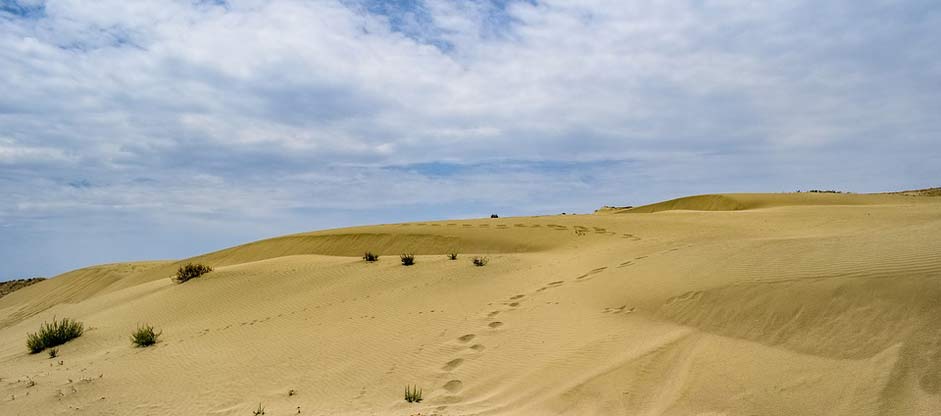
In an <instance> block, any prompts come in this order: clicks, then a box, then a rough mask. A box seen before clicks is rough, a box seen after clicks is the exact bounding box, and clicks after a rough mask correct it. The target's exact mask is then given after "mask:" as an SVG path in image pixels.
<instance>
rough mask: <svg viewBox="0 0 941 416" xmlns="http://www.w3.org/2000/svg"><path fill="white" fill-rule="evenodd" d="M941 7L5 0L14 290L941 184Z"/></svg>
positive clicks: (4, 157) (2, 99) (8, 261)
mask: <svg viewBox="0 0 941 416" xmlns="http://www.w3.org/2000/svg"><path fill="white" fill-rule="evenodd" d="M938 39H941V6H939V5H938V4H937V2H935V1H930V0H929V1H902V2H882V1H849V0H845V1H844V0H838V1H830V2H825V3H821V2H811V1H767V2H741V1H723V0H712V1H673V2H646V1H616V0H611V1H608V0H591V1H583V2H569V1H552V0H549V1H509V0H503V1H439V0H427V1H420V0H408V1H406V0H401V1H379V0H361V1H360V0H342V1H335V2H331V1H274V2H268V1H260V0H232V1H196V0H190V1H152V2H151V1H133V2H128V1H117V0H101V1H96V2H86V1H76V0H48V1H42V0H28V1H27V0H16V1H11V0H4V1H3V2H2V3H0V194H2V195H3V196H4V198H3V199H2V200H0V232H2V233H3V238H2V241H0V264H3V266H0V279H2V278H12V277H16V276H25V275H33V274H52V273H56V272H61V271H63V270H65V269H68V268H72V267H76V266H80V265H85V264H91V263H95V262H103V261H118V260H126V259H138V258H155V257H156V258H159V257H183V256H188V255H192V254H197V253H199V252H201V251H205V250H209V249H214V248H221V247H224V246H226V245H230V244H235V243H239V242H244V241H247V240H251V239H256V238H260V237H264V236H270V235H277V234H281V233H286V232H297V231H304V230H309V229H316V228H323V227H332V226H340V225H349V224H359V223H369V222H391V221H398V220H409V219H429V218H448V217H460V216H470V215H484V214H488V213H490V212H491V211H499V212H500V213H501V214H533V213H554V212H561V211H569V212H571V211H578V212H584V211H590V210H591V209H593V208H595V207H597V206H600V205H602V204H605V203H609V204H613V203H624V204H630V203H634V204H636V203H642V202H650V201H653V200H657V199H661V198H667V197H673V196H678V195H683V194H690V193H699V192H721V191H789V190H794V189H799V188H804V189H806V188H812V187H825V188H843V189H849V190H854V191H881V190H890V189H898V188H915V187H922V186H931V185H937V182H936V181H937V178H938V177H941V168H939V166H941V144H939V132H941V122H939V120H941V117H938V114H939V113H938V112H939V109H941V59H939V58H938V56H937V53H936V51H937V50H938V48H939V45H938V43H939V42H938Z"/></svg>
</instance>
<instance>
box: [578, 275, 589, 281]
mask: <svg viewBox="0 0 941 416" xmlns="http://www.w3.org/2000/svg"><path fill="white" fill-rule="evenodd" d="M588 276H589V275H588V274H583V275H581V276H578V277H576V278H575V280H582V279H584V278H586V277H588Z"/></svg>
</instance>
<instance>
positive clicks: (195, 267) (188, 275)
mask: <svg viewBox="0 0 941 416" xmlns="http://www.w3.org/2000/svg"><path fill="white" fill-rule="evenodd" d="M211 271H212V267H209V266H207V265H205V264H199V263H197V264H193V263H187V264H186V265H185V266H180V268H179V269H177V271H176V275H175V276H174V277H173V280H174V281H176V282H177V283H183V282H185V281H187V280H190V279H195V278H197V277H199V276H202V275H204V274H206V273H209V272H211Z"/></svg>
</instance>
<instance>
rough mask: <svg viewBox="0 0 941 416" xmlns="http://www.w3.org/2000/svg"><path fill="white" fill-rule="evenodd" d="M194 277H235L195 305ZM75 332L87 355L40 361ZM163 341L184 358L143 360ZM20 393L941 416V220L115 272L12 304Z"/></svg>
mask: <svg viewBox="0 0 941 416" xmlns="http://www.w3.org/2000/svg"><path fill="white" fill-rule="evenodd" d="M366 250H371V251H374V252H377V253H379V254H381V255H382V257H381V258H380V260H379V262H377V263H366V262H364V261H362V260H361V259H360V256H361V255H362V253H363V252H364V251H366ZM451 251H458V252H459V253H461V255H460V257H459V259H458V260H457V261H450V260H448V259H447V258H446V257H445V254H446V253H448V252H451ZM402 252H414V253H416V254H417V257H416V264H415V265H414V266H411V267H404V266H402V265H401V264H400V263H399V259H398V254H400V253H402ZM474 255H485V256H488V257H489V258H490V263H489V264H488V265H486V266H485V267H474V266H473V265H472V264H471V263H470V258H471V257H472V256H474ZM187 261H194V262H202V263H206V264H210V265H212V266H213V267H215V271H213V272H211V273H209V274H207V275H204V276H202V277H200V278H198V279H194V280H191V281H189V282H186V283H183V284H174V283H172V282H171V281H170V279H168V276H170V275H171V274H172V273H173V272H174V270H176V268H177V267H179V266H180V265H181V264H184V263H186V262H187ZM53 316H57V317H60V318H61V317H71V318H75V319H78V320H80V321H83V322H84V323H85V325H86V327H87V330H86V333H85V335H84V336H82V337H80V338H78V339H75V340H73V341H71V342H69V343H67V344H65V345H63V346H61V347H60V349H59V350H60V352H59V357H57V358H55V359H49V358H48V356H47V355H46V354H45V353H41V354H35V355H30V354H28V353H27V349H26V346H25V339H26V333H27V332H33V331H35V330H36V329H37V328H38V327H39V326H40V324H41V323H42V322H43V321H48V320H51V319H52V318H53ZM140 323H150V324H153V325H155V326H156V327H158V328H159V329H161V330H162V331H163V335H162V337H161V342H160V343H158V344H157V345H156V346H154V347H150V348H134V347H132V346H131V343H130V341H129V339H128V337H129V335H130V333H131V331H132V330H134V329H135V328H136V327H137V325H138V324H140ZM60 360H61V363H60ZM0 378H2V380H0V414H3V415H55V414H83V415H251V414H252V413H253V411H254V410H256V409H257V408H258V406H259V404H261V405H262V406H264V408H265V411H266V412H265V414H266V415H291V414H297V412H298V411H300V414H302V415H334V414H363V415H366V414H376V415H379V414H381V415H411V414H418V413H421V414H423V415H429V414H441V415H465V414H483V415H498V414H499V415H516V414H523V415H529V414H532V415H544V414H569V415H587V414H599V415H612V414H623V415H711V416H715V415H782V416H791V415H847V416H849V415H852V416H861V415H938V414H941V198H935V197H927V196H912V195H904V194H897V195H846V194H728V195H711V196H697V197H690V198H684V199H680V200H674V201H667V202H663V203H660V204H654V205H651V206H647V207H639V208H635V209H631V210H608V211H606V214H597V215H576V216H572V215H567V216H545V217H525V218H499V219H478V220H466V221H440V222H425V223H410V224H385V225H376V226H368V227H358V228H347V229H339V230H328V231H320V232H313V233H305V234H296V235H290V236H285V237H281V238H275V239H270V240H264V241H259V242H255V243H250V244H246V245H243V246H239V247H234V248H231V249H227V250H223V251H219V252H216V253H211V254H206V255H204V256H200V257H197V258H194V259H188V260H184V261H179V262H176V261H165V262H148V263H128V264H113V265H104V266H96V267H91V268H87V269H82V270H77V271H73V272H69V273H66V274H63V275H61V276H58V277H56V278H53V279H50V280H47V281H44V282H41V283H38V284H35V285H33V286H30V287H27V288H24V289H21V290H18V291H16V292H14V293H11V294H9V295H7V296H5V297H3V298H0ZM30 381H32V382H34V383H35V385H32V386H30V384H32V383H31V382H30ZM407 384H410V385H416V384H417V385H418V386H419V387H421V388H422V389H423V392H424V401H423V402H421V403H419V404H410V403H406V402H405V401H404V400H403V394H404V390H405V386H406V385H407ZM291 390H293V391H294V392H295V394H293V395H289V391H291Z"/></svg>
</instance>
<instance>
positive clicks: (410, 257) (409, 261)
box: [399, 253, 415, 266]
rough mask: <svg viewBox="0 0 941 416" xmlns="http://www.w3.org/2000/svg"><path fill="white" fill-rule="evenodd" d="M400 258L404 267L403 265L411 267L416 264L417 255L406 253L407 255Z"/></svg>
mask: <svg viewBox="0 0 941 416" xmlns="http://www.w3.org/2000/svg"><path fill="white" fill-rule="evenodd" d="M399 258H400V259H402V265H403V266H411V265H413V264H415V255H414V254H410V253H405V254H403V255H401V256H399Z"/></svg>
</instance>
